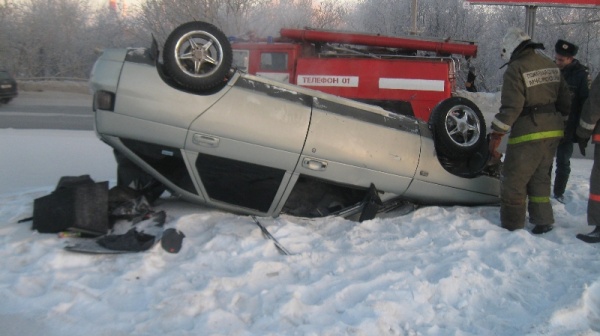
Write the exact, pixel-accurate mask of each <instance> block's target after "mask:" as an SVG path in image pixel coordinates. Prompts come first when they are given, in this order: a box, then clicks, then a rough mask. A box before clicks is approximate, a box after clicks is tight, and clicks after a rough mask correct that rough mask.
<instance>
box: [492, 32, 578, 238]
mask: <svg viewBox="0 0 600 336" xmlns="http://www.w3.org/2000/svg"><path fill="white" fill-rule="evenodd" d="M543 48H544V46H543V45H542V44H539V43H534V42H532V41H531V38H530V37H529V35H527V33H525V32H524V31H523V30H521V29H519V28H510V29H509V30H508V32H507V33H506V35H505V36H504V39H503V40H502V58H503V59H504V60H506V61H508V63H507V64H505V66H506V65H508V67H507V69H506V72H505V73H504V77H503V84H502V96H501V101H500V103H501V106H500V111H499V112H498V113H497V114H496V115H495V117H494V120H493V121H492V125H491V128H492V132H491V134H490V143H489V145H490V148H489V149H490V152H491V153H492V155H491V157H492V158H493V157H494V153H496V154H497V153H498V152H497V149H498V146H499V145H500V141H501V139H502V137H503V136H504V135H505V134H506V133H508V132H510V136H509V138H508V141H507V146H506V156H505V159H504V165H503V167H502V184H501V188H500V201H501V205H500V222H501V224H502V227H503V228H505V229H507V230H510V231H513V230H517V229H522V228H524V227H525V215H526V212H527V211H529V222H530V223H532V224H534V225H535V227H534V228H533V230H532V233H534V234H541V233H545V232H548V231H550V230H552V228H553V224H554V214H553V213H552V205H551V204H550V186H551V176H550V175H551V169H552V163H553V161H554V153H556V147H557V146H558V143H559V141H560V139H561V138H562V137H563V131H564V122H565V121H566V119H567V117H568V114H569V111H570V105H571V100H570V94H569V88H568V86H567V84H566V82H565V81H564V79H562V77H561V75H560V70H559V69H558V67H557V66H556V64H555V63H554V62H553V60H552V59H550V58H548V57H547V56H545V55H543V54H540V53H538V52H536V49H543ZM526 202H527V205H526Z"/></svg>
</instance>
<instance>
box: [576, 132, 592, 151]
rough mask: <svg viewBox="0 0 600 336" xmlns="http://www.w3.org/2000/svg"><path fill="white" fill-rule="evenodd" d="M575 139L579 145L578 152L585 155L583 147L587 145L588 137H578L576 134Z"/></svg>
mask: <svg viewBox="0 0 600 336" xmlns="http://www.w3.org/2000/svg"><path fill="white" fill-rule="evenodd" d="M575 141H576V142H577V144H578V145H579V152H580V153H581V155H583V156H585V148H586V147H587V145H588V142H589V141H590V138H580V137H579V136H578V135H576V136H575Z"/></svg>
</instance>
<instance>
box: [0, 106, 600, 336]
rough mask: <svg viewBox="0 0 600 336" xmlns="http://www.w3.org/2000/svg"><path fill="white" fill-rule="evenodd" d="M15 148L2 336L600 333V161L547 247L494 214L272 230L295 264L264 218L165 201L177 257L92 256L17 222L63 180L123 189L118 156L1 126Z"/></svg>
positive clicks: (3, 196)
mask: <svg viewBox="0 0 600 336" xmlns="http://www.w3.org/2000/svg"><path fill="white" fill-rule="evenodd" d="M488 98H489V97H488ZM482 104H484V103H482ZM482 109H484V108H482ZM0 151H1V153H2V160H0V240H1V242H0V269H2V272H0V326H1V327H0V329H1V331H0V334H2V335H49V336H52V335H88V336H93V335H369V336H370V335H565V336H566V335H597V334H598V333H599V332H600V258H599V256H600V250H599V248H600V246H597V245H588V244H585V243H583V242H581V241H579V240H577V239H576V238H575V235H576V234H577V233H580V232H588V231H589V228H588V227H587V226H586V206H587V196H588V192H589V182H588V179H589V173H590V170H591V167H592V161H591V160H587V159H575V160H573V172H572V175H571V181H570V184H569V189H568V191H567V193H566V196H567V203H566V204H560V203H557V202H554V201H553V208H554V214H555V218H556V228H555V229H554V230H553V231H552V232H549V233H547V234H544V235H541V236H535V235H532V234H531V233H530V232H529V230H530V229H531V227H528V228H527V230H520V231H516V232H508V231H506V230H504V229H502V228H501V227H500V226H499V225H500V218H499V208H498V207H494V206H483V207H437V206H430V207H423V208H419V209H417V210H416V211H414V212H411V213H409V214H407V215H404V216H400V215H397V216H391V217H386V218H377V219H374V220H371V221H366V222H363V223H356V222H351V221H347V220H344V219H341V218H324V219H316V220H308V219H302V218H294V217H287V216H284V217H280V218H277V219H263V220H262V221H263V223H264V224H265V225H266V226H267V228H268V229H269V231H270V232H271V233H272V234H273V235H274V236H275V237H276V238H277V239H278V240H279V241H280V242H281V244H282V245H283V246H284V247H285V248H287V249H288V250H289V251H290V252H292V255H290V256H283V255H281V254H279V253H278V252H277V250H276V248H275V246H274V245H273V243H272V242H271V241H269V240H267V239H265V238H263V237H262V235H261V231H260V229H259V228H258V227H257V226H256V225H255V224H254V223H253V222H252V220H251V219H250V218H249V217H246V216H238V215H233V214H229V213H226V212H222V211H217V210H213V209H209V208H205V207H200V206H195V205H191V204H188V203H185V202H182V201H178V200H175V199H168V198H165V199H162V200H161V201H160V203H159V204H158V205H157V206H156V207H155V208H156V209H157V210H165V211H166V213H167V223H166V226H167V227H174V228H177V229H179V230H181V231H183V232H184V233H185V235H186V238H185V239H184V242H183V248H182V250H181V251H180V252H179V253H178V254H169V253H167V252H165V251H164V250H163V249H161V247H160V246H155V247H154V248H152V249H151V250H149V251H146V252H143V253H137V254H123V255H85V254H75V253H71V252H67V251H65V250H63V246H65V244H66V243H67V241H68V238H59V237H58V236H57V235H54V234H39V233H37V232H34V231H31V230H30V227H31V222H25V223H17V222H18V220H19V219H22V218H26V217H29V216H31V215H32V211H33V205H32V204H33V203H32V202H33V200H34V199H35V198H37V197H41V196H44V195H47V194H48V193H50V192H51V191H52V190H53V189H54V187H55V185H56V183H57V182H58V179H59V178H60V177H61V176H66V175H81V174H90V175H91V176H92V178H94V179H95V180H96V181H103V180H108V181H110V182H111V185H114V182H115V163H114V159H113V158H112V151H111V150H110V149H109V148H108V147H107V146H106V145H104V144H103V143H101V142H100V141H99V140H97V139H96V137H95V135H94V134H93V132H87V131H52V130H35V131H34V130H14V129H0Z"/></svg>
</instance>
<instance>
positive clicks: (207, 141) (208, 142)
mask: <svg viewBox="0 0 600 336" xmlns="http://www.w3.org/2000/svg"><path fill="white" fill-rule="evenodd" d="M192 142H193V143H195V144H196V145H200V146H205V147H217V146H219V138H215V137H213V136H210V135H206V134H194V136H193V137H192Z"/></svg>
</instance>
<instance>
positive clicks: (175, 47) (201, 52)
mask: <svg viewBox="0 0 600 336" xmlns="http://www.w3.org/2000/svg"><path fill="white" fill-rule="evenodd" d="M163 60H164V66H165V71H166V73H167V74H168V75H169V76H170V77H171V78H172V79H174V80H175V81H176V82H177V83H178V84H179V85H181V86H182V87H183V88H185V89H189V90H192V91H194V92H202V91H205V90H210V89H213V88H215V87H216V86H218V85H221V84H223V82H224V80H225V78H226V76H227V74H228V73H229V71H230V68H231V62H232V60H233V54H232V51H231V44H230V43H229V40H228V39H227V36H225V34H223V32H222V31H221V30H219V28H217V27H215V26H213V25H212V24H210V23H206V22H200V21H192V22H188V23H184V24H182V25H180V26H179V27H177V28H176V29H175V30H173V32H171V34H169V36H168V37H167V41H166V42H165V48H164V53H163Z"/></svg>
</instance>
